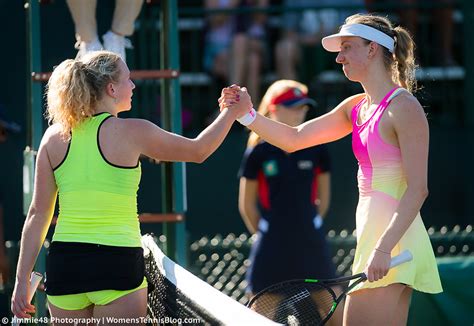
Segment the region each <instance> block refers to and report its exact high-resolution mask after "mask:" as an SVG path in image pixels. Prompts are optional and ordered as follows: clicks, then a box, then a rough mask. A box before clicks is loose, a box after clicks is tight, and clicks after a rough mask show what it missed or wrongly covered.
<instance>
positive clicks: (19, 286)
mask: <svg viewBox="0 0 474 326" xmlns="http://www.w3.org/2000/svg"><path fill="white" fill-rule="evenodd" d="M29 287H30V281H29V280H27V281H18V280H17V281H16V283H15V289H14V290H13V295H12V305H11V309H12V312H13V314H14V315H15V316H17V317H18V318H30V317H31V316H30V315H29V314H27V313H28V312H29V313H35V311H36V309H35V306H34V305H32V304H31V303H30V300H28V290H29Z"/></svg>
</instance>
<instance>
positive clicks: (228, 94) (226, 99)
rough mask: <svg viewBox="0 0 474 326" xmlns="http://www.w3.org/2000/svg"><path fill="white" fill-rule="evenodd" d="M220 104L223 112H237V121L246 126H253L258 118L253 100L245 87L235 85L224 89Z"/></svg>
mask: <svg viewBox="0 0 474 326" xmlns="http://www.w3.org/2000/svg"><path fill="white" fill-rule="evenodd" d="M218 102H219V109H220V110H221V111H222V110H224V109H232V111H234V110H235V113H236V117H238V118H237V121H238V122H240V123H241V124H242V125H244V126H248V125H249V124H251V123H252V122H253V121H254V120H255V118H256V117H257V112H256V111H255V109H254V108H253V104H252V99H251V98H250V95H249V93H248V91H247V88H245V87H240V86H238V85H235V84H234V85H231V86H229V87H225V88H223V89H222V92H221V97H220V98H219V100H218Z"/></svg>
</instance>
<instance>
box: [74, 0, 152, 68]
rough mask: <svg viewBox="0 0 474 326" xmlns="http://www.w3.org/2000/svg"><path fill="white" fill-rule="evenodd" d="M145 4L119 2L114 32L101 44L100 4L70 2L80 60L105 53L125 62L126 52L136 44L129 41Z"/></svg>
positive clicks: (135, 0) (134, 0) (132, 0)
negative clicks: (88, 53)
mask: <svg viewBox="0 0 474 326" xmlns="http://www.w3.org/2000/svg"><path fill="white" fill-rule="evenodd" d="M142 4H143V0H115V10H114V15H113V20H112V26H111V27H110V30H109V31H108V32H107V33H105V34H104V35H103V36H102V39H103V41H104V43H103V45H102V43H101V42H100V40H99V37H98V32H97V21H96V18H95V17H96V13H95V11H96V7H97V0H67V5H68V7H69V11H70V12H71V16H72V19H73V21H74V26H75V29H76V40H77V42H76V45H75V47H76V49H78V50H79V51H78V52H77V56H76V58H77V59H79V58H80V57H82V56H83V55H84V54H86V53H87V52H90V51H98V50H102V49H105V50H107V51H111V52H114V53H117V54H118V55H119V56H120V57H121V58H122V59H123V60H124V61H125V57H126V55H125V48H132V43H131V42H130V40H129V39H127V38H125V37H126V36H130V35H132V34H133V29H134V26H133V24H134V23H135V19H136V18H137V17H138V14H139V13H140V10H141V8H142Z"/></svg>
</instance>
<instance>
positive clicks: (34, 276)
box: [12, 272, 43, 326]
mask: <svg viewBox="0 0 474 326" xmlns="http://www.w3.org/2000/svg"><path fill="white" fill-rule="evenodd" d="M42 278H43V275H41V274H40V273H38V272H32V273H31V277H30V288H29V291H28V302H31V299H33V296H34V295H35V292H36V289H37V288H38V285H39V284H40V281H41V279H42ZM20 323H21V322H20V319H18V318H16V317H13V320H12V326H19V325H20Z"/></svg>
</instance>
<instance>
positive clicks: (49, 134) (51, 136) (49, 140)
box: [41, 123, 69, 147]
mask: <svg viewBox="0 0 474 326" xmlns="http://www.w3.org/2000/svg"><path fill="white" fill-rule="evenodd" d="M62 130H63V129H62V127H61V125H60V124H59V123H55V124H53V125H51V126H49V127H48V128H47V129H46V131H45V132H44V134H43V138H42V140H41V143H42V144H43V145H46V146H47V147H54V146H56V145H60V144H67V143H69V141H68V140H67V139H65V137H63V135H62Z"/></svg>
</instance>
